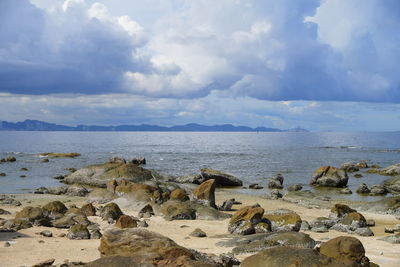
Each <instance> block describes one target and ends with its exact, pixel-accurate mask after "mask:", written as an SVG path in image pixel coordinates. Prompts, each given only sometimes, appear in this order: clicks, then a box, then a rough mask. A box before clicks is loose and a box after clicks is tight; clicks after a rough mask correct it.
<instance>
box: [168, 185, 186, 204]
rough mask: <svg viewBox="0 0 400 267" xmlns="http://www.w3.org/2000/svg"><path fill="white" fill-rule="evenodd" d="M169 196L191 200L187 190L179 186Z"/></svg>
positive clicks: (174, 198)
mask: <svg viewBox="0 0 400 267" xmlns="http://www.w3.org/2000/svg"><path fill="white" fill-rule="evenodd" d="M169 198H170V199H172V200H180V201H186V200H189V197H188V196H187V194H186V191H185V190H183V189H182V188H177V189H175V190H173V191H172V192H171V194H170V195H169Z"/></svg>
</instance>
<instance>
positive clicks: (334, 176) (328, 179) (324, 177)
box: [310, 166, 349, 187]
mask: <svg viewBox="0 0 400 267" xmlns="http://www.w3.org/2000/svg"><path fill="white" fill-rule="evenodd" d="M348 180H349V177H348V176H347V172H346V171H344V170H341V169H338V168H335V167H332V166H323V167H321V168H319V169H317V170H315V171H314V173H313V176H312V178H311V181H310V184H311V185H317V186H327V187H345V186H347V182H348Z"/></svg>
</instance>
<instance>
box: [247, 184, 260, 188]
mask: <svg viewBox="0 0 400 267" xmlns="http://www.w3.org/2000/svg"><path fill="white" fill-rule="evenodd" d="M249 188H250V189H263V188H264V187H262V186H261V185H259V184H251V185H249Z"/></svg>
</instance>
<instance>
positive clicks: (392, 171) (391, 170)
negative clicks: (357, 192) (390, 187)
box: [367, 163, 400, 176]
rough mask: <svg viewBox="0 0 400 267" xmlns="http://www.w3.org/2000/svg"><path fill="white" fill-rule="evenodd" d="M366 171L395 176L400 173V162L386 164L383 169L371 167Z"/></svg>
mask: <svg viewBox="0 0 400 267" xmlns="http://www.w3.org/2000/svg"><path fill="white" fill-rule="evenodd" d="M367 172H368V173H377V174H381V175H388V176H396V175H400V163H397V164H394V165H391V166H388V167H386V168H383V169H376V168H374V169H371V170H368V171H367Z"/></svg>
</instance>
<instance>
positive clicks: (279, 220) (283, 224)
mask: <svg viewBox="0 0 400 267" xmlns="http://www.w3.org/2000/svg"><path fill="white" fill-rule="evenodd" d="M263 219H267V220H268V221H269V222H270V223H271V229H272V231H273V232H281V231H296V232H298V231H299V230H300V227H301V218H300V216H299V215H298V214H297V213H296V212H294V211H292V210H288V209H278V210H273V211H267V212H266V213H265V214H264V216H263Z"/></svg>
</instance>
